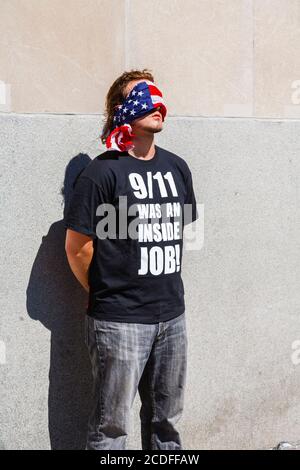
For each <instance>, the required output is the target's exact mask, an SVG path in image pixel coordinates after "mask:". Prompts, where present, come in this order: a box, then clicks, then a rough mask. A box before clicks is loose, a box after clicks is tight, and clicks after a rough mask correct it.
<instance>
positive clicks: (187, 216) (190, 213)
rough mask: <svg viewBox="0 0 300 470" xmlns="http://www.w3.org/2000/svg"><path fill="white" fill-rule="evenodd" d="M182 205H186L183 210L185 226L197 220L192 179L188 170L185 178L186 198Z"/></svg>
mask: <svg viewBox="0 0 300 470" xmlns="http://www.w3.org/2000/svg"><path fill="white" fill-rule="evenodd" d="M184 204H187V206H185V208H184V225H187V224H190V223H191V222H194V220H196V219H198V218H199V214H198V210H197V202H196V198H195V193H194V187H193V177H192V173H191V171H190V170H188V174H187V178H186V197H185V201H184Z"/></svg>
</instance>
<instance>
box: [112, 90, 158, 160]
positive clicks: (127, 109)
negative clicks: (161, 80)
mask: <svg viewBox="0 0 300 470" xmlns="http://www.w3.org/2000/svg"><path fill="white" fill-rule="evenodd" d="M155 108H160V112H161V114H162V120H163V121H164V120H165V117H166V114H167V108H166V106H165V103H164V100H163V97H162V93H161V91H160V90H159V89H158V88H157V86H156V85H155V84H154V83H153V82H146V81H144V82H139V83H137V85H135V87H134V88H133V89H132V90H131V91H130V93H129V94H128V95H127V97H126V98H125V100H124V101H123V103H122V104H119V105H117V106H116V107H115V112H114V126H115V127H114V129H113V131H112V132H111V133H110V134H109V136H108V137H107V139H106V147H107V149H108V150H119V151H120V152H124V151H126V150H130V149H132V148H133V147H134V144H133V142H132V137H134V136H135V134H134V133H133V132H132V127H131V125H130V123H131V122H132V121H134V119H137V118H139V117H142V116H144V115H145V114H147V113H149V111H153V110H154V109H155Z"/></svg>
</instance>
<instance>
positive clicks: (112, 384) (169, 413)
mask: <svg viewBox="0 0 300 470" xmlns="http://www.w3.org/2000/svg"><path fill="white" fill-rule="evenodd" d="M86 345H87V347H88V351H89V355H90V359H91V364H92V372H93V379H94V385H93V407H92V410H91V414H90V418H89V423H88V433H87V442H86V450H90V449H94V450H100V449H126V439H127V435H128V431H129V429H128V424H129V413H130V409H131V407H132V404H133V401H134V398H135V396H136V393H137V391H138V392H139V396H140V399H141V408H140V420H141V440H142V449H182V442H181V439H180V436H179V432H178V431H177V430H176V428H175V424H176V423H177V422H178V420H179V419H180V417H181V415H182V411H183V401H184V388H185V382H186V369H187V334H186V321H185V313H183V314H181V315H179V316H178V317H176V318H173V319H172V320H169V321H165V322H160V323H154V324H142V323H122V322H115V321H108V320H96V319H93V318H92V317H89V316H86Z"/></svg>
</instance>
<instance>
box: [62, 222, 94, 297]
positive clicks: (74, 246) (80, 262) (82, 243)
mask: <svg viewBox="0 0 300 470" xmlns="http://www.w3.org/2000/svg"><path fill="white" fill-rule="evenodd" d="M65 251H66V254H67V258H68V262H69V265H70V268H71V270H72V272H73V274H74V275H75V277H76V278H77V280H78V281H79V282H80V284H81V285H82V286H83V287H84V289H85V290H86V291H87V292H89V283H88V269H89V266H90V263H91V261H92V257H93V252H94V248H93V239H92V238H91V237H89V236H87V235H84V234H83V233H79V232H76V231H75V230H71V229H69V228H68V229H67V231H66V240H65Z"/></svg>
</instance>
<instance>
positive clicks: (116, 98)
mask: <svg viewBox="0 0 300 470" xmlns="http://www.w3.org/2000/svg"><path fill="white" fill-rule="evenodd" d="M142 78H144V79H145V80H150V81H152V82H154V77H153V75H152V73H151V71H150V70H148V69H143V70H130V72H124V73H123V74H122V75H121V76H120V77H119V78H117V79H116V80H115V81H114V83H113V84H112V85H111V87H110V89H109V91H108V93H107V95H106V100H105V111H104V116H105V118H104V126H103V129H102V132H101V135H100V138H101V141H102V143H103V144H105V141H106V138H107V137H108V136H109V134H110V133H111V131H112V130H113V128H114V127H113V117H114V108H115V106H116V105H117V104H121V103H122V102H123V100H124V98H125V89H126V87H127V85H128V83H129V82H131V81H132V80H141V79H142Z"/></svg>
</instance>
